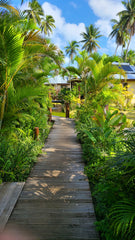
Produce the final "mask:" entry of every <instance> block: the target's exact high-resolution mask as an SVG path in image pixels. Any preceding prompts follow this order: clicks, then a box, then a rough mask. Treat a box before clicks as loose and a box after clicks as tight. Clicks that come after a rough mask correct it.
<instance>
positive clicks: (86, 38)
mask: <svg viewBox="0 0 135 240" xmlns="http://www.w3.org/2000/svg"><path fill="white" fill-rule="evenodd" d="M85 29H86V32H82V33H81V36H82V37H83V40H82V41H80V42H82V43H84V45H83V47H82V48H83V49H86V50H87V51H88V52H89V53H91V52H92V51H96V50H97V48H100V46H99V44H98V42H99V41H98V40H97V39H98V38H100V37H101V36H102V35H101V34H100V31H99V29H98V28H96V27H94V25H93V24H91V25H90V26H89V27H85Z"/></svg>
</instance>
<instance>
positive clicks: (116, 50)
mask: <svg viewBox="0 0 135 240" xmlns="http://www.w3.org/2000/svg"><path fill="white" fill-rule="evenodd" d="M118 47H119V45H118V44H117V47H116V50H115V54H114V55H115V56H116V53H117V50H118Z"/></svg>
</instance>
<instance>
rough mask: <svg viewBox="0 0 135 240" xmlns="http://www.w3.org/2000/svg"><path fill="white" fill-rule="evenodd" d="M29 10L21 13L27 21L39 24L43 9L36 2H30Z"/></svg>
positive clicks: (33, 0)
mask: <svg viewBox="0 0 135 240" xmlns="http://www.w3.org/2000/svg"><path fill="white" fill-rule="evenodd" d="M28 7H29V9H26V10H24V11H23V13H24V14H26V16H27V18H28V19H33V20H34V22H35V23H37V24H38V25H40V24H41V17H42V16H44V12H43V9H42V7H41V5H40V4H39V3H38V1H37V0H32V2H29V5H28Z"/></svg>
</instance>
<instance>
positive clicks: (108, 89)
mask: <svg viewBox="0 0 135 240" xmlns="http://www.w3.org/2000/svg"><path fill="white" fill-rule="evenodd" d="M22 2H23V1H22ZM0 4H1V5H0V182H2V181H24V180H25V179H26V178H27V176H28V174H29V172H30V169H31V167H32V166H33V164H34V162H35V161H36V157H37V155H38V154H39V153H40V150H41V148H42V145H43V143H44V141H45V139H46V137H47V135H48V133H49V129H50V127H51V124H49V123H48V109H49V108H50V106H51V100H50V98H49V97H48V95H49V94H48V93H49V91H50V87H47V85H45V84H44V83H45V82H46V81H47V79H48V78H49V76H55V74H58V72H59V74H61V75H62V76H68V78H69V80H75V84H74V85H75V86H74V87H73V89H72V90H69V89H68V90H67V89H62V91H61V92H60V93H59V94H58V95H57V98H58V99H60V100H62V101H63V104H70V109H71V110H72V113H73V114H74V117H75V119H76V131H77V134H78V139H79V140H80V142H81V143H82V148H83V155H84V159H85V162H86V167H85V171H86V173H87V175H88V177H89V181H90V186H91V190H92V196H93V200H94V203H95V211H96V215H97V222H96V225H97V229H98V230H99V232H100V236H101V239H102V240H114V239H115V240H134V239H135V202H134V199H135V163H134V162H135V161H134V160H135V132H134V128H133V125H134V123H133V125H132V124H131V123H129V121H128V120H127V119H126V116H125V115H124V113H123V112H124V110H125V109H127V108H130V107H132V106H131V98H132V94H130V93H129V92H127V91H125V89H124V88H123V86H122V84H121V81H120V79H119V78H117V79H116V74H117V76H118V75H119V76H121V75H122V76H123V77H124V78H125V72H124V71H123V70H122V69H120V68H118V67H116V66H115V65H113V64H112V62H114V61H117V62H122V61H127V62H130V63H131V64H135V51H133V50H130V51H129V50H128V49H129V45H130V41H131V38H132V36H133V35H134V33H135V27H134V26H135V16H134V12H135V1H134V0H130V1H128V2H127V1H124V2H123V4H124V6H125V10H124V11H122V12H120V13H118V16H119V20H115V19H113V20H112V23H113V24H114V25H113V27H112V28H113V29H112V32H111V33H110V37H116V43H117V48H118V47H119V46H122V48H123V49H122V55H121V56H116V52H117V48H116V52H115V55H114V56H107V55H105V54H103V55H102V56H100V55H99V54H98V53H97V52H96V53H95V51H96V50H97V48H99V47H100V46H99V44H98V42H99V41H98V40H97V39H98V38H100V37H101V34H100V31H99V29H98V28H96V27H95V26H94V25H92V24H90V26H88V27H86V32H83V33H81V36H82V38H83V40H82V41H81V44H82V45H80V43H78V42H76V41H75V40H74V41H72V42H70V43H69V46H66V47H65V52H66V54H68V55H69V57H70V59H71V62H70V63H71V65H70V66H68V67H65V68H63V67H62V68H61V64H62V63H63V59H64V55H63V53H62V51H60V50H59V49H58V48H57V47H56V46H55V45H54V44H52V43H51V40H49V39H48V35H49V34H50V33H51V32H52V31H53V28H55V21H54V19H53V16H50V15H49V16H48V15H46V16H44V12H43V9H42V7H41V6H40V4H39V3H38V2H37V1H36V0H32V1H31V2H30V3H29V9H28V10H25V11H24V12H19V11H18V10H17V9H15V8H13V7H12V6H10V5H8V4H7V1H0ZM79 46H80V47H81V49H79ZM124 48H125V49H124ZM53 94H54V95H55V93H54V92H53ZM53 94H52V95H53ZM35 127H39V132H40V135H39V139H38V141H37V140H36V139H35V135H34V128H35Z"/></svg>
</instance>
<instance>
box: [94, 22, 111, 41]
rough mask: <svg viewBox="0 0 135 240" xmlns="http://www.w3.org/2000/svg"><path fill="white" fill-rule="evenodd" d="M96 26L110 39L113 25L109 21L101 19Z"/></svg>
mask: <svg viewBox="0 0 135 240" xmlns="http://www.w3.org/2000/svg"><path fill="white" fill-rule="evenodd" d="M95 26H96V27H98V28H99V29H100V32H101V34H102V35H104V36H106V37H108V36H109V34H110V32H111V31H112V27H111V24H110V22H109V21H108V20H105V19H99V20H98V21H97V22H96V23H95Z"/></svg>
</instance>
